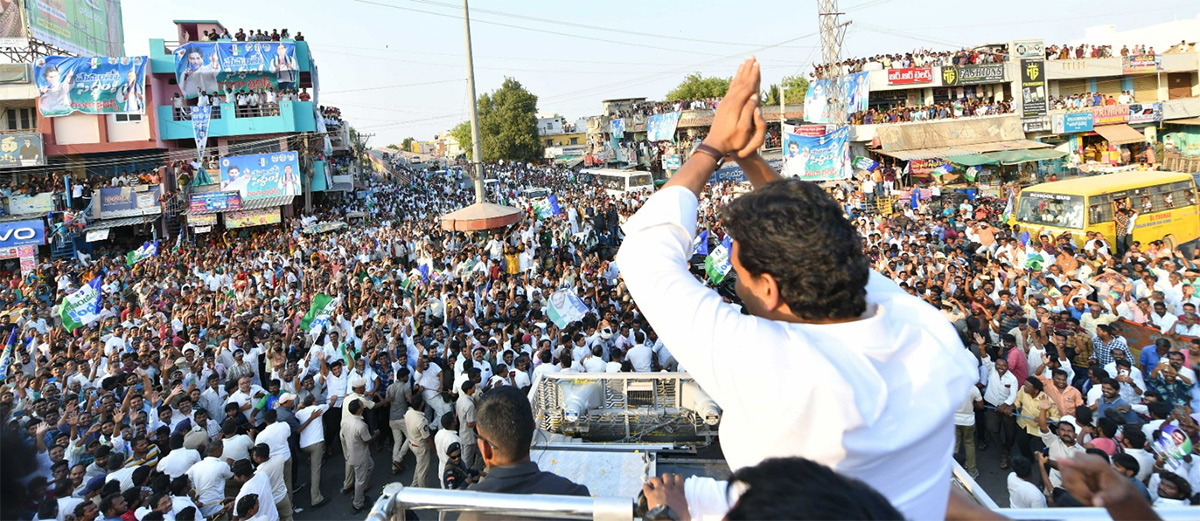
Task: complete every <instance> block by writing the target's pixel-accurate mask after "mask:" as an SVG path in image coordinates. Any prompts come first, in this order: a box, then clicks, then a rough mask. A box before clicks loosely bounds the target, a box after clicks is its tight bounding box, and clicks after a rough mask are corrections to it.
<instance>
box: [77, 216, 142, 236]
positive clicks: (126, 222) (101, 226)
mask: <svg viewBox="0 0 1200 521" xmlns="http://www.w3.org/2000/svg"><path fill="white" fill-rule="evenodd" d="M158 218H159V216H158V215H157V214H155V215H139V216H136V217H125V218H122V219H102V220H99V221H93V222H92V223H90V224H88V225H87V226H86V227H84V229H83V231H85V232H93V231H96V230H108V229H112V228H120V227H122V226H133V225H135V224H145V223H148V222H153V221H156V220H158Z"/></svg>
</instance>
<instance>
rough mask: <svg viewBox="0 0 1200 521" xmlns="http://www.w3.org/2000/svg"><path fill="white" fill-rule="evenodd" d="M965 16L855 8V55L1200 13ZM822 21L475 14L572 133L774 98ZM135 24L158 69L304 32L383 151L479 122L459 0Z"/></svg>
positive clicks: (1113, 10)
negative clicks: (627, 106) (240, 43)
mask: <svg viewBox="0 0 1200 521" xmlns="http://www.w3.org/2000/svg"><path fill="white" fill-rule="evenodd" d="M1048 4H1052V5H1053V6H1054V9H1053V10H1048V9H1047V8H1046V7H1047V5H1048ZM966 5H968V4H964V3H963V2H962V1H961V0H842V1H841V2H840V3H839V9H840V10H841V11H842V12H843V13H845V14H844V15H843V16H842V19H843V21H850V22H851V23H850V25H849V26H848V29H847V32H846V36H845V49H844V51H843V56H844V57H854V56H864V55H874V54H877V53H899V52H907V51H911V50H914V49H919V48H930V49H935V50H950V49H957V48H961V47H971V46H975V45H980V44H984V43H993V42H1006V41H1010V40H1014V39H1024V38H1044V39H1045V40H1046V41H1047V44H1050V43H1055V42H1063V43H1065V42H1068V41H1070V40H1072V39H1077V38H1081V37H1083V34H1084V29H1085V28H1087V27H1091V26H1097V25H1109V24H1111V25H1115V26H1116V27H1117V29H1118V30H1125V29H1132V28H1137V27H1142V26H1146V25H1151V24H1156V23H1161V22H1168V21H1172V20H1177V19H1186V18H1194V17H1196V16H1197V14H1198V13H1200V7H1198V6H1197V5H1196V2H1195V0H1183V1H1178V0H1164V1H1161V2H1156V3H1153V4H1147V3H1131V2H1128V1H1124V0H1049V2H1048V1H1047V0H1008V1H1007V2H1004V3H1003V4H1002V5H1003V7H1000V6H1001V4H994V3H993V4H989V3H986V2H985V3H976V4H973V5H971V7H965V6H966ZM1139 5H1148V6H1149V7H1146V8H1138V7H1137V6H1139ZM816 6H817V2H816V1H815V0H725V1H718V0H652V1H651V0H640V1H632V0H607V1H604V2H580V1H574V0H563V1H558V2H549V1H534V0H475V1H472V2H471V6H470V8H471V39H472V46H473V48H474V61H475V88H476V92H477V93H479V94H482V93H485V92H491V91H493V90H495V89H497V88H499V86H500V84H501V83H502V82H503V81H504V78H505V77H512V78H515V79H516V80H518V81H520V82H521V84H522V85H524V86H525V88H526V89H528V90H529V91H530V92H532V93H533V94H535V95H537V96H538V100H539V101H538V110H539V112H543V113H558V114H561V115H563V116H565V117H566V118H567V119H568V121H574V120H576V119H578V118H581V117H588V116H593V115H596V114H599V113H600V111H601V105H600V102H601V100H604V99H611V98H623V97H647V98H650V99H661V98H662V97H663V96H664V95H665V94H666V93H667V91H669V90H671V89H672V88H673V87H674V86H676V85H677V84H678V83H679V82H680V80H682V79H683V77H684V76H686V75H687V74H689V73H691V72H700V73H701V74H704V75H706V76H723V77H729V76H732V75H733V72H734V71H735V70H736V68H737V64H738V63H739V62H740V60H742V59H744V58H745V57H747V56H749V55H751V54H753V55H755V56H757V57H758V60H759V61H760V62H761V64H762V74H763V78H762V81H763V87H764V88H766V86H767V85H769V84H771V83H778V82H779V80H780V79H781V78H782V77H784V76H787V75H792V74H799V73H807V72H808V71H810V70H811V63H813V62H814V61H819V59H820V56H821V51H820V47H819V45H820V39H819V37H818V35H817V30H818V16H817V7H816ZM989 6H992V7H989ZM122 11H123V16H124V27H125V52H126V54H127V55H138V54H146V53H147V52H148V40H149V39H150V38H164V39H168V40H170V39H173V38H175V28H174V24H173V23H172V20H176V19H192V20H197V19H201V20H209V19H215V20H219V21H220V22H221V23H222V24H224V25H225V27H227V28H229V30H230V32H231V33H235V32H237V29H238V28H239V27H240V28H245V29H247V30H249V29H251V28H254V29H274V28H284V27H286V28H288V29H289V30H290V31H291V32H292V33H293V34H294V33H295V32H296V31H300V32H303V33H304V36H305V40H306V41H307V42H308V43H309V48H310V50H311V52H312V55H313V57H314V59H315V60H316V63H317V66H318V67H319V70H320V82H321V95H320V96H321V98H320V101H321V104H323V105H333V106H336V107H339V108H340V109H341V110H342V115H343V117H344V118H346V119H347V120H348V121H349V122H350V124H351V125H353V126H354V127H355V128H356V129H359V130H360V132H362V133H364V134H373V135H374V136H373V137H372V138H371V140H370V141H369V144H370V145H371V146H374V147H382V146H385V145H387V144H390V143H399V142H400V141H402V140H403V139H404V138H405V137H413V138H416V139H418V140H428V139H432V138H433V136H434V134H438V133H441V132H444V131H446V130H449V129H450V128H452V127H453V126H454V125H456V124H458V123H459V122H461V121H464V120H466V119H467V118H468V117H469V112H468V110H469V109H468V96H467V82H466V76H467V75H466V57H465V49H466V46H465V42H464V30H463V19H462V5H461V3H459V2H458V1H456V0H291V1H289V2H282V1H278V0H259V1H254V0H249V1H248V0H236V1H235V0H205V1H202V2H196V1H193V0H124V1H123V2H122ZM1092 13H1095V14H1092Z"/></svg>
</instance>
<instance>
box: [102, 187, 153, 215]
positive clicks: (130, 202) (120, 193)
mask: <svg viewBox="0 0 1200 521" xmlns="http://www.w3.org/2000/svg"><path fill="white" fill-rule="evenodd" d="M161 195H162V188H161V187H159V186H153V185H141V186H117V187H111V188H101V189H100V218H101V219H115V218H118V217H134V216H138V215H153V214H157V213H162V205H161V204H159V202H158V199H159V196H161Z"/></svg>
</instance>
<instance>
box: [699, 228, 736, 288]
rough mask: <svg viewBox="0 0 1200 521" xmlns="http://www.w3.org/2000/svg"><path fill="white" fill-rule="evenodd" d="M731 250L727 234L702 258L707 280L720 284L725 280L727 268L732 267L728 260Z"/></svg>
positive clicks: (731, 246) (727, 272)
mask: <svg viewBox="0 0 1200 521" xmlns="http://www.w3.org/2000/svg"><path fill="white" fill-rule="evenodd" d="M732 251H733V245H732V243H731V241H730V240H729V236H728V235H726V236H725V240H723V241H721V244H719V245H718V246H717V247H716V248H713V250H712V252H711V253H709V254H708V256H707V257H705V258H704V272H705V273H707V274H708V280H710V281H712V283H713V284H714V285H715V284H720V283H721V281H723V280H725V276H726V275H728V274H729V270H731V269H733V264H731V263H730V261H729V254H730V253H731V252H732Z"/></svg>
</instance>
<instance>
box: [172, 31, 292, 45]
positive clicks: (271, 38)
mask: <svg viewBox="0 0 1200 521" xmlns="http://www.w3.org/2000/svg"><path fill="white" fill-rule="evenodd" d="M188 36H189V35H188V34H187V33H184V43H187V41H188ZM221 40H233V41H238V42H278V41H281V40H293V41H297V42H302V41H304V35H303V34H301V33H300V32H299V31H297V32H296V35H295V36H292V33H291V32H289V31H288V30H287V28H286V27H284V28H283V29H271V30H266V29H257V30H255V29H251V30H250V32H246V31H245V30H243V29H241V28H238V30H237V32H236V33H234V34H232V35H231V34H229V29H225V28H221V30H220V31H217V30H215V29H214V30H212V31H209V30H207V29H205V30H204V32H203V34H202V35H201V36H200V41H203V42H217V41H221Z"/></svg>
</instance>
